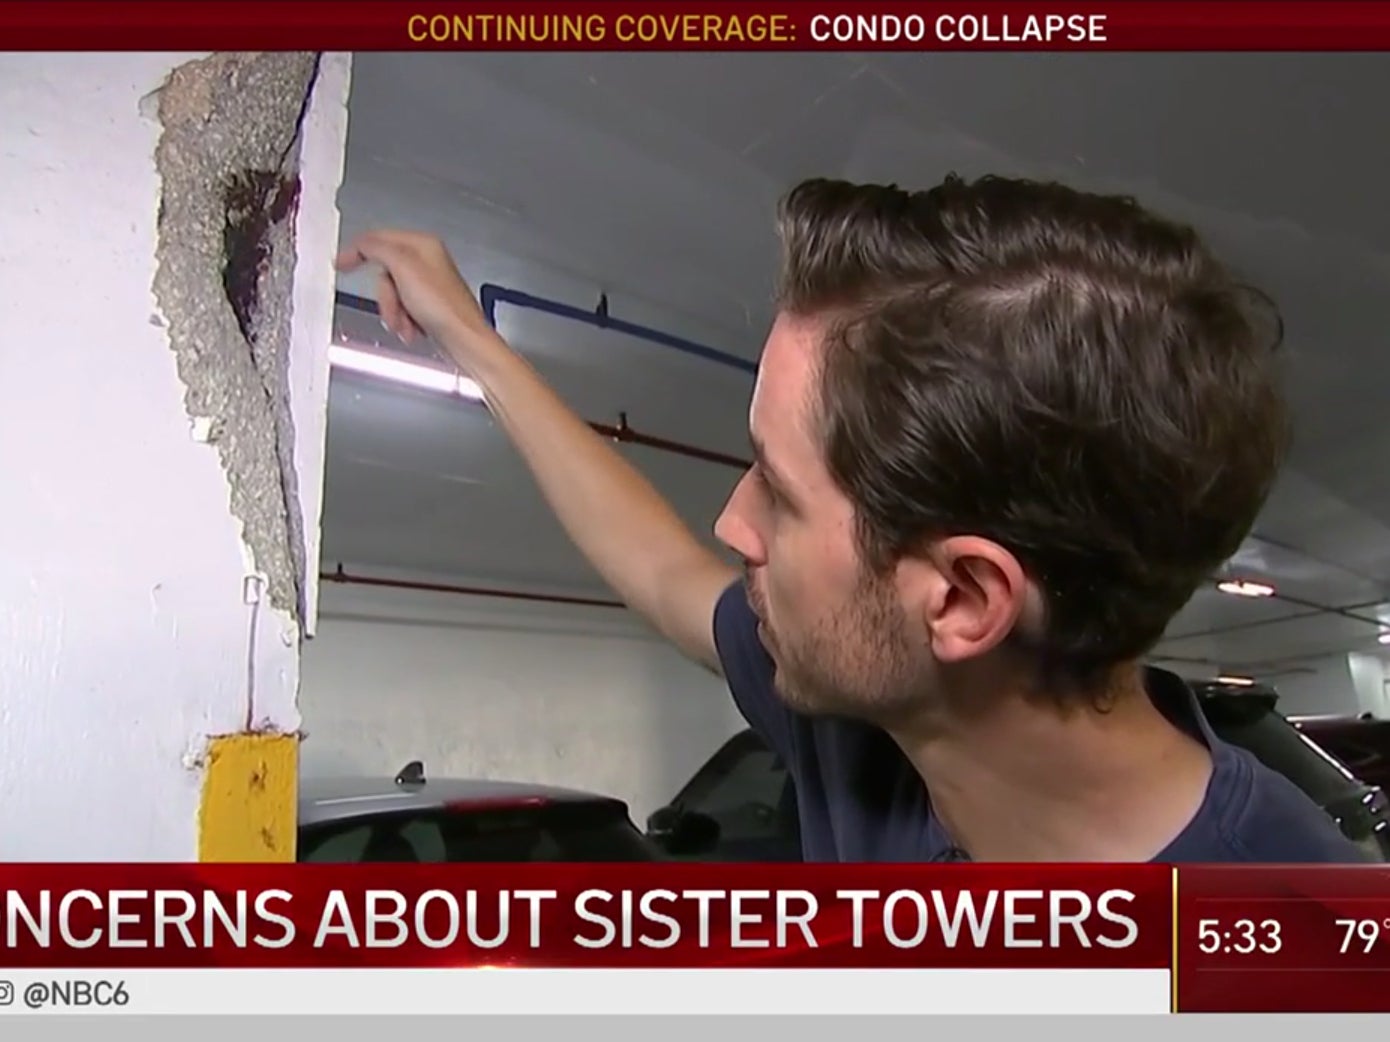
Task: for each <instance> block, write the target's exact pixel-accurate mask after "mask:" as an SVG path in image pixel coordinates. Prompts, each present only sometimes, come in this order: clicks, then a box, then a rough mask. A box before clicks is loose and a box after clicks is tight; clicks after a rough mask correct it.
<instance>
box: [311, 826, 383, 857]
mask: <svg viewBox="0 0 1390 1042" xmlns="http://www.w3.org/2000/svg"><path fill="white" fill-rule="evenodd" d="M371 838H372V827H371V826H370V825H347V826H343V827H341V828H329V829H317V830H313V831H310V832H301V834H300V837H299V860H300V861H308V862H322V863H327V864H342V863H343V862H351V861H361V860H362V854H363V852H364V851H365V850H366V849H367V843H368V842H369V841H370V840H371Z"/></svg>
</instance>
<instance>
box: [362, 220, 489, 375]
mask: <svg viewBox="0 0 1390 1042" xmlns="http://www.w3.org/2000/svg"><path fill="white" fill-rule="evenodd" d="M369 262H370V263H373V264H377V265H380V267H381V277H380V278H379V279H378V281H377V306H378V308H379V309H380V311H381V320H382V322H384V323H385V324H386V328H387V329H389V330H391V332H393V333H395V334H396V336H398V337H400V338H401V339H402V340H404V341H405V342H406V343H410V342H411V341H412V340H414V339H415V337H417V336H419V335H422V334H423V335H425V336H428V337H430V338H431V339H433V340H435V341H436V342H438V343H439V344H440V346H442V347H444V348H445V349H447V350H449V351H450V352H451V353H455V354H456V353H457V351H458V350H459V349H461V348H464V347H466V346H467V342H468V341H470V340H472V339H473V338H474V337H476V336H479V335H486V334H487V333H489V332H490V331H491V330H490V328H489V326H488V324H487V320H486V319H485V318H484V317H483V310H482V308H481V307H479V306H478V301H477V299H476V298H475V297H474V296H473V291H472V290H471V289H469V287H468V283H466V282H464V280H463V276H461V275H460V274H459V271H458V268H457V267H456V266H455V264H454V261H453V258H452V257H450V256H449V251H448V250H447V249H445V247H444V244H443V243H442V242H440V240H439V239H438V238H436V237H435V236H432V235H424V234H421V233H419V232H405V231H394V230H389V229H383V230H378V231H372V232H367V233H366V234H365V235H362V236H360V237H359V238H357V239H356V240H355V241H354V242H352V243H351V244H350V245H349V246H348V247H347V248H346V249H345V250H343V252H342V253H340V254H339V255H338V260H337V268H338V270H339V271H355V270H356V269H358V268H360V267H361V266H362V265H363V264H366V263H369ZM460 338H462V342H460ZM454 360H455V361H456V362H458V363H459V364H460V365H464V364H465V363H466V362H467V359H465V358H459V357H457V356H456V357H455V359H454Z"/></svg>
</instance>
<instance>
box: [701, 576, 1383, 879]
mask: <svg viewBox="0 0 1390 1042" xmlns="http://www.w3.org/2000/svg"><path fill="white" fill-rule="evenodd" d="M714 638H715V644H716V646H717V648H718V651H719V659H720V662H721V663H722V664H723V668H724V676H725V679H726V680H727V681H728V684H729V688H730V690H731V691H732V692H733V695H734V701H735V702H736V703H737V705H738V707H739V710H740V711H741V712H742V713H743V716H744V718H745V719H746V720H747V721H748V724H749V726H750V727H752V728H753V730H754V731H756V732H757V733H758V734H759V735H760V736H761V737H762V739H763V741H765V742H766V743H767V744H768V745H769V746H771V747H772V749H773V750H774V751H775V752H776V753H777V754H778V755H779V756H781V758H782V760H783V762H784V763H785V764H786V765H787V769H788V770H789V771H790V772H791V775H792V778H793V780H794V781H795V784H796V794H797V805H798V810H799V813H800V817H801V846H802V854H803V857H804V858H805V860H807V861H896V862H919V863H920V862H928V861H952V860H957V861H959V860H968V856H967V855H966V854H965V853H964V852H963V851H961V850H959V849H958V848H956V847H955V846H954V845H953V843H952V842H951V838H950V837H949V836H948V835H947V834H946V831H945V829H944V828H943V827H942V825H941V823H940V822H939V821H938V820H937V818H936V815H935V814H933V813H932V808H931V801H930V799H929V797H928V794H927V790H926V786H925V785H923V784H922V779H921V777H920V776H919V775H918V774H917V771H916V768H914V767H913V766H912V764H911V762H910V761H909V760H908V759H907V757H906V756H905V755H904V754H903V752H902V750H901V749H899V748H898V746H897V744H896V743H895V742H894V741H893V740H892V738H890V737H889V736H888V735H887V734H886V733H885V732H884V731H882V730H881V729H879V728H876V727H873V726H871V725H869V724H864V723H860V722H858V721H854V720H847V719H841V718H836V717H811V716H805V715H802V714H799V713H796V712H794V711H793V710H791V709H789V708H787V706H786V705H785V704H783V702H782V701H781V699H780V698H779V697H778V695H777V693H776V691H775V690H774V689H773V664H772V659H771V658H770V657H769V656H768V654H767V651H766V649H764V647H763V645H762V642H761V641H760V640H759V639H758V632H757V618H756V617H755V616H754V615H753V612H752V610H751V609H750V608H749V606H748V599H747V593H746V591H745V589H744V587H743V584H742V583H741V582H736V583H734V584H733V585H731V586H730V587H729V588H728V589H727V590H726V591H725V592H724V594H723V595H722V596H721V597H720V599H719V603H718V606H717V607H716V608H715V613H714ZM1147 682H1148V686H1149V694H1150V697H1151V698H1153V699H1154V700H1155V702H1157V703H1158V704H1160V705H1161V707H1162V708H1163V709H1164V711H1165V712H1166V713H1167V714H1168V715H1169V717H1170V718H1172V719H1174V720H1175V721H1177V722H1179V723H1180V724H1182V725H1183V726H1185V727H1186V729H1187V730H1188V731H1189V732H1190V733H1191V734H1193V735H1194V736H1196V737H1198V738H1200V739H1201V740H1202V741H1203V742H1204V743H1205V744H1206V745H1207V747H1208V748H1209V749H1210V750H1211V757H1212V767H1213V770H1212V776H1211V780H1210V782H1209V783H1208V786H1207V794H1206V798H1205V799H1204V800H1203V802H1202V805H1201V808H1200V809H1199V810H1198V812H1197V814H1196V816H1195V817H1194V818H1193V819H1192V821H1191V822H1190V823H1189V824H1188V825H1187V827H1186V828H1185V829H1183V831H1182V832H1181V833H1180V834H1179V835H1178V836H1177V837H1176V838H1175V839H1174V840H1173V841H1172V842H1171V843H1170V844H1169V845H1168V847H1167V848H1166V849H1165V850H1164V851H1163V852H1162V853H1161V854H1160V855H1159V856H1158V857H1157V858H1156V859H1155V860H1156V861H1159V862H1187V863H1192V862H1196V863H1203V862H1205V863H1217V862H1255V863H1261V864H1278V863H1284V864H1306V863H1317V862H1322V863H1326V862H1332V863H1341V864H1345V863H1360V862H1365V861H1368V860H1369V855H1367V854H1366V853H1364V852H1363V851H1362V850H1361V849H1360V848H1359V847H1357V846H1356V845H1355V844H1354V843H1353V842H1352V841H1351V840H1349V839H1347V838H1346V837H1345V836H1343V835H1342V833H1341V830H1340V829H1339V828H1337V826H1336V824H1335V823H1334V822H1333V821H1332V819H1331V818H1330V817H1328V815H1327V814H1326V813H1324V812H1323V811H1322V809H1321V808H1319V807H1318V806H1317V804H1315V803H1314V802H1313V801H1312V800H1311V799H1309V798H1308V797H1307V796H1306V795H1304V793H1303V792H1302V791H1301V790H1299V789H1298V788H1297V787H1296V786H1295V785H1294V784H1293V783H1292V782H1290V781H1289V780H1288V779H1287V778H1285V777H1284V776H1283V775H1282V774H1279V773H1278V772H1277V771H1274V770H1271V769H1270V768H1268V767H1266V766H1265V765H1264V764H1262V763H1261V762H1260V761H1259V760H1257V759H1256V758H1255V757H1254V756H1253V755H1252V754H1250V753H1249V752H1247V751H1246V750H1244V749H1241V748H1239V747H1237V746H1234V745H1231V744H1229V743H1227V742H1223V741H1221V740H1220V739H1219V738H1217V737H1216V735H1215V734H1214V733H1213V732H1212V730H1211V727H1210V725H1209V724H1208V723H1207V721H1206V717H1205V716H1204V714H1203V713H1202V711H1201V707H1200V705H1199V703H1198V702H1197V698H1196V695H1195V694H1194V693H1193V692H1192V690H1191V688H1189V687H1188V685H1187V684H1186V683H1184V682H1183V681H1182V680H1181V679H1180V678H1179V677H1177V676H1175V675H1173V674H1171V673H1166V672H1164V671H1162V670H1149V671H1148V676H1147Z"/></svg>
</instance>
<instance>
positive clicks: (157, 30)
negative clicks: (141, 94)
mask: <svg viewBox="0 0 1390 1042" xmlns="http://www.w3.org/2000/svg"><path fill="white" fill-rule="evenodd" d="M0 40H3V46H4V48H5V49H7V50H39V49H44V50H47V49H57V50H96V51H112V50H198V49H214V50H242V49H259V50H301V49H305V50H308V49H312V50H361V51H368V50H391V51H411V50H463V51H472V50H504V51H629V50H665V51H687V50H711V51H779V50H780V51H813V50H831V51H835V50H839V51H845V50H853V51H869V50H896V51H923V50H980V51H989V50H1049V51H1056V50H1112V51H1195V50H1205V51H1275V50H1278V51H1287V50H1294V51H1299V50H1304V51H1318V50H1321V51H1328V50H1355V51H1374V50H1385V49H1390V4H1387V3H1384V2H1380V0H1270V2H1265V3H1254V2H1251V0H1092V2H1089V3H1087V2H1072V3H1068V2H1057V0H1051V2H1036V0H1035V2H1021V0H976V2H973V3H961V2H943V3H927V2H910V0H909V2H904V0H662V2H661V3H659V4H653V3H651V2H650V0H550V2H536V0H468V2H459V0H196V2H190V0H0Z"/></svg>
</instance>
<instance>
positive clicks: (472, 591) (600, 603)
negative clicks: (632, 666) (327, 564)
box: [319, 564, 627, 608]
mask: <svg viewBox="0 0 1390 1042" xmlns="http://www.w3.org/2000/svg"><path fill="white" fill-rule="evenodd" d="M319 578H320V579H321V580H323V581H324V582H334V583H345V584H347V585H350V586H384V587H389V588H392V589H397V590H422V591H424V592H426V593H458V594H465V595H467V596H470V597H504V598H507V599H508V600H517V601H542V602H545V603H549V604H577V605H581V606H584V607H589V608H626V607H627V605H626V604H624V603H622V601H606V600H601V599H599V598H596V597H571V596H568V595H566V594H562V593H526V592H524V591H521V590H501V589H497V588H495V587H490V586H454V585H451V584H448V583H429V582H416V581H414V580H410V579H381V578H376V577H373V576H367V575H351V574H349V573H347V572H345V571H343V566H342V565H341V564H340V565H338V568H337V570H336V571H332V572H320V573H319Z"/></svg>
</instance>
